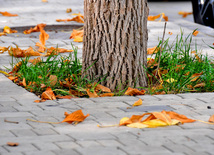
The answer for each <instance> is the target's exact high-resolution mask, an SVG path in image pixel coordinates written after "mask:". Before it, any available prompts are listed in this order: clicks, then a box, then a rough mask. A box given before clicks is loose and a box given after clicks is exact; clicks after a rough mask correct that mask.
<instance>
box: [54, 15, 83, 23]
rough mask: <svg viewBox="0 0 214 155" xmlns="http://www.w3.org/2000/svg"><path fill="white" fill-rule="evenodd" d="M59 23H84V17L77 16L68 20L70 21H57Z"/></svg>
mask: <svg viewBox="0 0 214 155" xmlns="http://www.w3.org/2000/svg"><path fill="white" fill-rule="evenodd" d="M56 21H57V22H70V21H75V22H78V23H84V21H83V18H82V16H79V15H78V16H76V17H74V18H68V19H56Z"/></svg>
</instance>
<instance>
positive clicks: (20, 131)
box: [11, 129, 36, 137]
mask: <svg viewBox="0 0 214 155" xmlns="http://www.w3.org/2000/svg"><path fill="white" fill-rule="evenodd" d="M11 132H12V133H13V134H14V135H16V136H17V137H25V136H36V133H34V132H33V131H32V130H31V129H15V130H11Z"/></svg>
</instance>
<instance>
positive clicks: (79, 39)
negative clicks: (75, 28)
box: [74, 36, 83, 43]
mask: <svg viewBox="0 0 214 155" xmlns="http://www.w3.org/2000/svg"><path fill="white" fill-rule="evenodd" d="M74 42H78V43H80V42H83V37H78V36H76V37H75V38H74Z"/></svg>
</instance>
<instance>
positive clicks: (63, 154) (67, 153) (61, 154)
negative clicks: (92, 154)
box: [53, 149, 81, 155]
mask: <svg viewBox="0 0 214 155" xmlns="http://www.w3.org/2000/svg"><path fill="white" fill-rule="evenodd" d="M53 152H54V153H55V154H56V155H71V154H72V155H81V154H80V153H78V152H77V151H75V150H71V149H63V150H54V151H53Z"/></svg>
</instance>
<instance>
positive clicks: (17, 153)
mask: <svg viewBox="0 0 214 155" xmlns="http://www.w3.org/2000/svg"><path fill="white" fill-rule="evenodd" d="M1 155H14V152H7V153H1ZM16 155H23V153H21V152H16Z"/></svg>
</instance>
